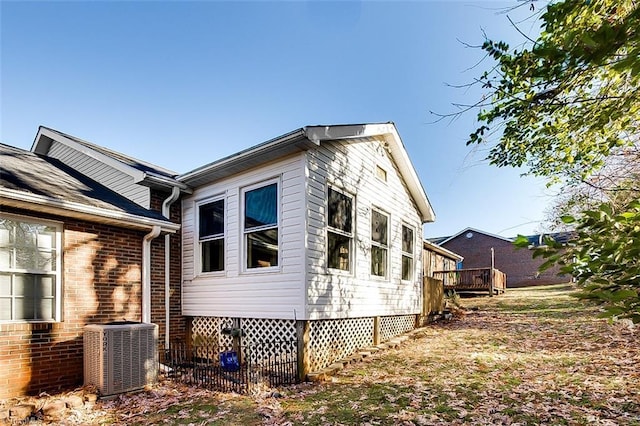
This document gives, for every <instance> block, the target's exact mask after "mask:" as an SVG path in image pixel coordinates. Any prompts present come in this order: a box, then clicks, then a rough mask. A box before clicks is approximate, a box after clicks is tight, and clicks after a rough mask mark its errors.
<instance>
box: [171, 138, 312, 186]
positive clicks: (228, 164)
mask: <svg viewBox="0 0 640 426" xmlns="http://www.w3.org/2000/svg"><path fill="white" fill-rule="evenodd" d="M301 139H304V140H303V141H302V142H303V143H302V145H299V146H300V150H303V149H308V148H309V147H311V146H313V145H315V144H314V143H313V141H309V140H306V139H305V135H304V133H303V131H302V129H298V130H294V131H293V132H290V133H287V134H285V135H282V136H279V137H277V138H274V139H271V140H268V141H266V142H263V143H261V144H258V145H255V146H252V147H250V148H247V149H246V150H243V151H240V152H238V153H236V154H233V155H230V156H228V157H225V158H222V159H220V160H217V161H214V162H212V163H209V164H205V165H204V166H201V167H198V168H197V169H194V170H192V171H190V172H187V173H184V174H182V175H180V176H177V177H176V179H177V180H179V181H181V182H184V183H186V184H187V185H194V182H198V181H200V180H202V179H204V178H205V177H206V176H207V175H208V174H213V173H216V172H219V171H221V170H224V169H226V168H232V167H234V166H237V165H238V164H242V163H243V162H246V161H247V160H248V159H256V158H259V159H263V160H265V161H267V158H268V157H269V155H273V153H274V152H277V151H279V149H280V148H286V146H288V145H296V144H298V142H300V140H301ZM296 146H297V145H296Z"/></svg>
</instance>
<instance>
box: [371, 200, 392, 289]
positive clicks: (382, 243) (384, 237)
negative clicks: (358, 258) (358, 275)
mask: <svg viewBox="0 0 640 426" xmlns="http://www.w3.org/2000/svg"><path fill="white" fill-rule="evenodd" d="M388 229H389V216H387V215H386V214H384V213H382V212H381V211H379V210H375V209H371V274H373V275H376V276H379V277H386V276H387V257H388V256H387V254H388V251H389V240H388V238H389V237H388Z"/></svg>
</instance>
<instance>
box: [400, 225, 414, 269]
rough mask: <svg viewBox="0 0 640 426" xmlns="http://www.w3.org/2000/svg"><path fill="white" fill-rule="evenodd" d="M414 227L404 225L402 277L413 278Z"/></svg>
mask: <svg viewBox="0 0 640 426" xmlns="http://www.w3.org/2000/svg"><path fill="white" fill-rule="evenodd" d="M413 246H414V241H413V228H410V227H408V226H406V225H402V279H403V280H405V281H410V280H412V279H413Z"/></svg>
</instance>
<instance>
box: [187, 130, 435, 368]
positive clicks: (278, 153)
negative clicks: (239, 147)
mask: <svg viewBox="0 0 640 426" xmlns="http://www.w3.org/2000/svg"><path fill="white" fill-rule="evenodd" d="M178 179H179V180H180V181H181V182H184V183H186V184H187V185H188V186H189V187H190V188H192V190H193V192H192V194H190V195H186V196H184V197H183V198H182V224H183V227H182V237H183V240H182V247H183V254H182V264H183V270H182V277H183V283H182V298H183V299H182V312H183V314H184V315H186V316H188V317H190V318H191V320H192V322H191V330H192V333H193V334H194V338H198V336H200V339H205V340H210V339H213V340H214V341H222V340H224V338H225V337H224V336H222V335H220V330H222V329H223V328H225V327H230V326H234V327H238V328H241V329H242V330H243V331H244V332H245V333H246V335H247V337H246V339H249V340H251V339H253V340H258V339H262V340H272V339H296V336H300V335H304V336H307V337H306V338H305V339H304V340H305V341H308V342H310V343H309V346H308V347H306V348H302V349H303V351H304V354H303V357H304V358H305V362H304V366H303V367H302V368H303V372H302V374H304V372H305V371H310V370H316V369H319V368H322V367H325V366H327V365H329V364H331V363H333V362H334V361H335V360H337V359H339V358H340V357H343V356H345V355H349V354H350V353H352V352H353V351H354V350H355V349H357V348H361V347H364V346H368V345H371V344H373V343H377V340H379V339H380V340H386V339H388V338H390V337H393V336H395V335H398V334H400V333H402V332H404V331H407V330H410V329H412V328H414V327H415V323H416V318H417V317H418V316H419V315H420V314H421V294H422V293H421V292H422V237H421V235H422V224H423V223H425V222H430V221H433V220H434V213H433V210H432V208H431V205H430V203H429V200H428V198H427V196H426V194H425V191H424V189H423V187H422V184H421V183H420V180H419V179H418V176H417V174H416V172H415V169H414V168H413V166H412V164H411V162H410V160H409V157H408V155H407V152H406V150H405V148H404V146H403V144H402V141H401V139H400V136H399V135H398V132H397V130H396V128H395V126H394V125H393V124H391V123H384V124H364V125H339V126H309V127H304V128H301V129H298V130H295V131H293V132H290V133H287V134H285V135H282V136H280V137H277V138H275V139H272V140H269V141H267V142H264V143H262V144H260V145H257V146H255V147H252V148H249V149H247V150H245V151H242V152H240V153H238V154H236V155H233V156H231V157H227V158H223V159H221V160H218V161H216V162H213V163H210V164H207V165H205V166H203V167H200V168H198V169H196V170H194V171H192V172H189V173H186V174H183V175H180V176H178ZM374 331H375V333H374Z"/></svg>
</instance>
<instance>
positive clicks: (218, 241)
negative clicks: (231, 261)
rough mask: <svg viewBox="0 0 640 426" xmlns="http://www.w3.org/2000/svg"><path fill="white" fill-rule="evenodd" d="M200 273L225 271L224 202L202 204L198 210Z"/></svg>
mask: <svg viewBox="0 0 640 426" xmlns="http://www.w3.org/2000/svg"><path fill="white" fill-rule="evenodd" d="M198 217H199V241H200V272H217V271H223V270H224V200H216V201H213V202H211V203H207V204H202V205H200V207H199V209H198Z"/></svg>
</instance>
